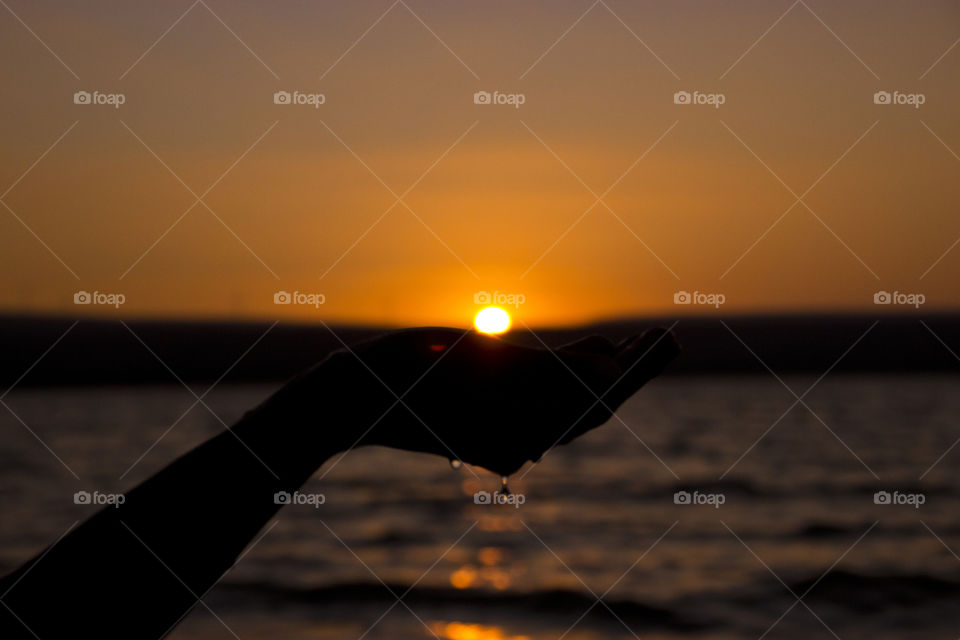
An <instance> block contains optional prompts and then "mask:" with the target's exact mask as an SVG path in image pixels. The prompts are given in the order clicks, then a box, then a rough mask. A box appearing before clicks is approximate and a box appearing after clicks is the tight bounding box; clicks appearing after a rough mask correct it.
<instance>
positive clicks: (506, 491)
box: [500, 476, 510, 496]
mask: <svg viewBox="0 0 960 640" xmlns="http://www.w3.org/2000/svg"><path fill="white" fill-rule="evenodd" d="M500 493H501V494H503V495H505V496H508V495H510V487H508V486H507V476H500Z"/></svg>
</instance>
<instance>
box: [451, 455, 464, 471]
mask: <svg viewBox="0 0 960 640" xmlns="http://www.w3.org/2000/svg"><path fill="white" fill-rule="evenodd" d="M462 466H463V463H462V462H460V461H459V460H457V459H456V458H451V459H450V468H451V469H453V470H454V471H456V470H457V469H459V468H460V467H462Z"/></svg>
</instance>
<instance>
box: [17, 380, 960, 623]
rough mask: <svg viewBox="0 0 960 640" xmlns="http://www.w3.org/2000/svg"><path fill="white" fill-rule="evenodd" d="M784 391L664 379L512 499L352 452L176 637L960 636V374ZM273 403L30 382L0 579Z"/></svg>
mask: <svg viewBox="0 0 960 640" xmlns="http://www.w3.org/2000/svg"><path fill="white" fill-rule="evenodd" d="M783 382H784V383H785V385H786V386H789V387H790V390H788V389H787V388H786V386H784V384H781V382H780V381H778V380H777V379H776V378H775V377H774V376H772V375H747V376H729V377H718V376H713V377H701V376H685V377H665V378H661V379H658V380H655V381H654V382H652V383H651V384H650V385H649V386H648V387H647V388H645V389H644V390H643V391H642V392H641V393H639V394H638V395H637V396H635V397H634V398H633V399H631V400H630V401H629V402H628V403H627V404H626V405H625V406H624V407H622V408H621V410H620V412H619V413H618V416H617V417H616V418H614V419H613V420H611V421H610V422H609V423H608V424H607V425H605V426H604V427H602V428H600V429H597V430H596V431H594V432H592V433H590V434H588V435H587V436H585V437H583V438H582V439H580V440H578V441H577V442H575V443H574V444H572V445H570V446H566V447H561V448H558V449H555V450H553V451H551V452H549V453H548V454H547V455H546V456H545V457H544V458H543V460H542V461H541V462H540V463H539V464H536V465H530V466H529V467H528V468H525V469H523V470H522V471H521V472H520V473H518V474H516V475H515V476H514V477H512V478H510V480H509V487H510V489H511V490H512V492H513V494H512V496H511V497H510V499H509V500H508V501H506V502H507V503H506V504H488V503H487V504H478V503H477V500H476V496H477V493H478V492H484V491H485V492H488V493H491V494H492V493H493V492H494V491H496V490H497V489H498V488H499V485H500V480H499V478H497V477H496V476H494V475H492V474H490V473H489V472H486V471H484V470H482V469H475V468H470V467H467V466H464V467H463V468H460V469H457V470H454V469H452V468H451V465H450V463H449V462H448V461H447V460H444V459H442V458H437V457H432V456H426V455H417V454H410V453H403V452H398V451H392V450H387V449H379V448H367V449H358V450H355V451H352V452H350V453H349V454H347V455H346V456H344V457H343V458H342V459H337V460H331V461H329V462H328V463H327V464H326V465H325V466H324V467H323V468H322V469H321V470H320V471H318V473H317V474H316V475H315V476H314V478H313V479H312V480H311V481H310V482H309V483H308V484H307V485H306V486H305V487H304V488H303V489H302V491H303V492H304V493H311V494H322V496H323V504H320V505H316V504H314V505H310V504H301V505H289V506H286V507H284V508H283V509H282V510H281V511H280V512H279V514H278V516H277V518H276V519H275V520H274V521H271V523H270V524H268V526H267V527H265V529H264V531H263V532H262V536H261V537H260V538H259V539H258V540H257V541H256V542H255V543H254V544H253V545H252V547H250V548H249V549H248V550H247V552H246V554H245V555H244V556H243V558H242V560H241V561H240V562H239V564H238V565H237V566H236V567H235V568H234V569H233V570H232V571H230V572H229V573H228V574H227V575H226V576H225V577H224V578H223V579H222V581H221V582H220V583H219V584H218V586H217V587H216V588H214V589H213V591H211V593H210V594H209V595H208V596H207V597H206V598H205V603H206V605H207V606H208V607H209V610H208V609H207V608H206V607H200V606H198V607H197V608H195V609H194V611H193V612H192V613H191V614H190V615H189V616H188V617H187V618H186V620H185V621H184V623H183V624H182V625H181V626H180V627H179V628H177V629H176V630H175V631H174V632H173V633H172V634H171V635H170V636H169V637H171V638H175V639H178V640H192V639H201V638H203V639H215V638H217V639H219V638H223V639H225V640H226V639H229V638H241V639H242V640H247V639H251V638H285V639H287V638H288V639H292V640H298V639H307V638H309V639H312V640H326V639H328V638H338V639H342V638H346V639H353V640H357V639H360V638H368V639H370V640H377V639H383V640H386V639H389V640H406V639H410V640H414V639H428V638H434V637H438V638H442V639H449V640H522V639H526V640H541V639H543V640H546V639H551V640H557V639H559V638H567V639H570V640H588V639H595V638H597V639H599V638H605V639H621V638H624V639H626V638H637V637H642V638H645V639H651V640H652V639H668V638H669V639H678V638H703V639H711V640H713V639H716V640H719V639H727V638H753V639H757V638H771V639H772V638H798V639H799V638H803V639H810V638H825V639H829V638H841V639H844V640H846V639H848V638H871V639H875V640H876V639H883V638H957V637H958V636H960V607H957V602H958V600H960V557H958V554H960V518H958V516H960V477H958V473H957V466H958V463H960V446H957V447H956V448H952V447H953V445H955V444H956V443H957V440H958V438H960V420H958V416H960V393H958V391H960V376H956V375H952V376H951V375H937V376H932V375H931V376H924V375H910V376H907V375H889V376H879V375H849V374H831V375H828V376H826V377H825V378H824V379H823V380H821V381H819V382H818V381H817V379H816V377H815V376H786V377H784V378H783ZM814 383H816V384H815V386H814V387H813V388H812V389H811V390H810V391H809V393H807V390H808V387H810V386H811V385H814ZM274 388H275V387H273V386H263V385H257V386H251V385H235V386H230V385H225V386H218V387H216V388H214V389H213V390H212V391H210V393H209V395H207V396H206V398H205V400H204V401H205V402H206V403H207V404H208V405H209V407H210V410H207V409H206V408H205V407H203V406H202V405H196V406H193V408H192V409H191V405H193V404H194V402H195V399H194V397H193V396H191V395H190V394H189V393H188V392H187V390H186V389H184V388H183V387H180V386H176V385H174V386H154V387H104V388H58V389H23V390H20V389H15V390H14V391H13V392H12V393H10V394H9V395H7V396H6V397H5V398H4V402H6V403H7V404H8V405H9V406H10V409H12V411H14V412H15V413H16V415H17V416H18V417H14V415H13V414H12V413H10V412H8V411H6V410H3V409H2V408H0V512H2V514H3V515H2V518H0V570H3V571H4V572H6V571H8V570H10V569H13V568H14V567H15V566H17V565H18V564H19V563H21V562H23V561H25V560H26V559H28V558H29V557H30V556H31V555H33V554H35V553H37V552H39V551H40V550H42V548H43V547H44V546H45V545H47V544H49V543H50V542H51V541H53V540H55V539H57V538H58V537H59V536H60V535H61V534H62V533H63V532H64V531H65V530H66V529H67V528H68V527H69V526H70V525H71V524H72V523H73V522H75V521H76V520H78V519H82V518H85V517H87V516H89V515H90V514H91V513H92V512H93V511H92V510H93V508H92V507H90V506H86V505H76V504H74V502H73V495H74V493H75V492H76V491H81V490H86V491H91V492H92V491H94V490H98V491H101V492H112V491H123V490H124V489H126V488H129V487H131V486H132V485H133V484H135V483H136V482H138V481H140V480H142V479H144V478H146V477H147V476H148V475H149V474H151V473H153V472H155V471H156V470H158V469H159V468H161V467H162V466H164V465H165V464H166V463H168V462H169V461H170V460H172V459H173V458H175V457H176V456H177V455H179V454H181V453H183V452H185V451H187V450H189V449H190V448H191V447H193V446H195V445H196V444H197V443H199V442H202V441H203V440H204V439H206V438H208V437H210V436H212V435H214V434H216V433H217V432H219V431H220V430H221V429H222V428H223V426H222V424H221V422H220V420H218V418H217V417H215V416H214V414H216V416H219V418H220V419H222V420H223V421H224V422H226V423H230V422H232V421H233V420H235V419H237V418H238V417H239V416H240V415H241V414H242V413H243V412H244V411H245V410H247V409H248V408H250V407H251V406H253V405H255V404H256V403H258V402H259V401H261V400H262V399H263V398H265V397H266V396H267V395H269V394H270V393H271V392H272V391H273V390H274ZM194 390H195V391H196V392H197V393H198V394H200V393H203V392H204V391H205V390H206V389H204V388H203V387H196V388H195V389H194ZM794 394H796V395H794ZM798 397H799V398H800V399H799V400H798ZM184 414H185V415H184ZM504 419H506V417H505V418H504ZM21 420H22V423H21ZM171 425H173V426H172V428H171ZM31 431H32V433H31ZM164 434H165V435H164ZM41 441H42V442H41ZM505 446H509V443H505ZM47 447H49V449H48V448H47ZM58 457H59V460H58ZM68 467H69V469H70V470H72V471H73V472H74V473H76V475H77V476H79V478H80V479H79V480H77V479H75V478H74V477H73V475H72V474H71V472H70V471H68V469H67V468H68ZM124 474H126V475H125V477H124V479H123V480H121V479H120V477H121V476H123V475H124ZM684 492H686V493H684ZM877 492H887V494H889V496H890V500H889V502H890V504H884V502H885V500H886V498H885V496H886V495H887V494H884V493H881V494H879V496H878V495H877ZM479 495H480V496H481V498H482V497H483V494H482V493H481V494H479ZM687 496H689V502H688V503H685V502H687ZM211 499H216V497H215V496H211ZM878 500H879V501H880V504H877V501H878ZM677 502H680V504H678V503H677ZM897 502H899V504H895V503H897ZM211 612H212V613H211Z"/></svg>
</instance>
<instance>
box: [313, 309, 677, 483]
mask: <svg viewBox="0 0 960 640" xmlns="http://www.w3.org/2000/svg"><path fill="white" fill-rule="evenodd" d="M678 352H679V346H678V344H677V342H676V340H675V339H674V338H673V336H672V334H670V333H669V332H667V331H665V330H662V329H653V330H650V331H647V332H646V333H644V334H643V335H640V336H634V337H632V338H629V339H627V340H624V341H623V342H621V343H620V344H619V345H615V344H613V343H612V342H610V341H609V340H607V339H605V338H602V337H600V336H592V337H589V338H586V339H583V340H580V341H578V342H575V343H572V344H569V345H565V346H563V347H560V348H558V349H556V350H552V351H551V350H548V349H546V348H542V349H539V348H530V347H524V346H518V345H515V344H511V343H510V342H508V341H506V340H504V339H501V338H495V337H490V336H486V335H483V334H480V333H477V332H475V331H464V330H458V329H445V328H418V329H407V330H402V331H397V332H394V333H390V334H387V335H384V336H381V337H378V338H375V339H373V340H370V341H367V342H364V343H361V344H358V345H355V346H353V347H349V348H347V349H344V350H341V351H339V352H336V353H334V354H333V355H332V356H331V357H330V358H328V360H326V361H325V362H324V363H321V365H319V366H318V367H317V368H315V369H314V371H313V372H311V373H308V374H306V375H305V376H302V377H301V379H299V380H298V381H296V384H298V385H299V386H300V388H301V393H302V392H303V391H304V390H306V391H307V392H308V393H309V390H310V389H311V387H317V386H320V385H324V386H325V387H330V386H331V385H332V386H333V387H334V389H335V391H334V393H333V395H334V396H336V398H337V400H335V402H336V403H338V404H340V405H341V406H346V407H349V410H348V413H349V416H350V417H349V418H347V420H348V421H349V422H350V426H349V431H350V433H349V434H348V437H347V438H346V440H350V441H352V442H353V446H359V445H383V446H387V447H394V448H397V449H404V450H407V451H418V452H426V453H434V454H437V455H441V456H444V457H447V458H450V459H458V460H462V461H463V462H467V463H470V464H473V465H478V466H481V467H484V468H486V469H489V470H491V471H494V472H496V473H499V474H502V475H509V474H511V473H514V472H515V471H517V470H518V469H519V468H520V467H521V466H523V464H525V463H526V461H527V460H538V459H539V458H540V457H541V455H542V454H543V453H544V452H545V451H547V450H548V449H550V448H551V447H553V446H556V445H558V444H566V443H568V442H570V441H571V440H573V439H574V438H576V437H578V436H580V435H582V434H583V433H586V432H587V431H589V430H591V429H593V428H595V427H597V426H599V425H601V424H603V423H604V422H606V421H607V420H608V419H609V418H610V416H611V415H612V413H613V411H615V410H616V409H617V407H619V406H620V405H621V404H622V403H623V402H624V401H625V400H626V399H627V398H629V397H630V396H631V395H633V393H634V392H636V391H637V390H638V389H639V388H640V387H641V386H643V385H644V384H645V383H646V382H647V381H649V380H650V379H652V378H653V377H655V376H656V375H657V374H659V373H660V372H661V371H662V370H663V368H664V367H665V366H666V365H667V364H668V363H669V362H670V361H671V360H672V359H673V358H674V357H675V356H676V355H677V353H678ZM320 372H323V376H322V378H321V377H318V374H319V373H320ZM321 380H322V381H321ZM315 391H317V392H318V393H319V389H315ZM327 392H329V389H327ZM344 446H349V445H344Z"/></svg>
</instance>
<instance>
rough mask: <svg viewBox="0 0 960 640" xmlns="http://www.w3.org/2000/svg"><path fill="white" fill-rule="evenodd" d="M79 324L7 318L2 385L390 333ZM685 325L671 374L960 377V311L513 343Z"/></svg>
mask: <svg viewBox="0 0 960 640" xmlns="http://www.w3.org/2000/svg"><path fill="white" fill-rule="evenodd" d="M721 320H722V322H721ZM74 322H75V319H74V318H66V317H51V316H12V315H8V316H0V353H2V354H3V358H2V361H0V384H3V385H4V387H9V386H10V385H12V384H14V383H15V382H16V383H17V387H18V388H19V387H25V386H49V385H99V384H156V383H165V382H174V383H176V382H177V380H176V377H179V378H180V379H182V380H183V381H185V382H209V381H213V380H217V379H219V378H220V377H221V376H223V375H224V373H225V372H226V371H227V370H228V369H230V367H231V365H234V364H235V366H233V368H232V369H230V371H229V373H227V375H226V376H225V377H224V381H227V382H267V381H281V380H284V379H287V378H289V377H291V376H292V375H294V374H296V373H297V372H298V371H300V370H302V369H304V368H306V367H308V366H309V365H311V364H312V363H314V362H316V361H318V360H320V359H322V358H323V357H325V356H326V355H327V354H328V353H329V352H330V351H332V350H335V349H338V348H341V347H342V344H341V342H340V340H342V341H343V342H345V343H346V344H348V345H349V344H353V343H355V342H358V341H360V340H364V339H366V338H369V337H372V336H375V335H377V334H379V333H382V332H384V331H389V330H390V329H389V328H376V327H364V326H345V325H336V326H330V329H329V330H328V329H327V328H325V327H324V326H322V325H304V324H278V325H276V326H275V327H274V328H273V329H271V330H270V331H267V330H268V329H269V327H270V325H271V323H269V322H210V321H159V320H157V321H151V320H130V321H126V324H127V326H128V327H129V329H128V328H127V327H125V326H124V324H122V323H120V322H119V321H112V320H100V319H97V320H86V319H83V320H80V321H79V322H78V323H77V324H76V326H74V327H73V328H72V329H71V330H70V331H69V332H67V330H68V329H69V328H70V326H71V325H73V323H74ZM674 322H676V326H675V327H674V331H675V332H676V334H677V336H678V337H679V339H680V342H681V344H682V346H683V348H684V352H683V353H682V354H681V356H680V357H679V358H678V359H677V360H676V362H675V363H674V364H673V365H671V367H670V368H669V369H668V371H667V373H668V374H707V373H709V374H722V373H750V372H765V371H766V367H769V368H770V369H772V370H773V371H774V372H776V373H777V374H780V373H787V372H809V373H813V374H816V375H819V374H821V373H823V372H825V371H827V369H829V368H830V367H831V366H832V365H834V363H835V362H836V361H837V360H838V359H839V362H836V366H835V368H834V369H833V371H838V372H841V371H843V372H891V373H893V372H944V373H945V372H957V373H960V359H958V358H957V356H955V355H954V353H960V314H929V315H922V316H921V315H916V316H913V315H910V316H907V315H888V316H867V315H862V314H844V315H782V316H769V315H763V316H759V315H758V316H717V317H686V318H680V319H670V318H638V319H635V320H631V319H617V320H612V321H608V322H599V323H595V324H590V325H586V326H583V327H579V328H564V329H555V328H551V329H543V330H540V329H534V330H533V331H534V332H535V334H536V335H532V334H531V333H529V332H527V331H524V330H517V331H513V332H511V333H510V334H509V335H508V337H507V338H506V339H508V340H511V341H516V342H520V343H524V344H530V345H532V346H539V345H540V340H542V341H543V342H544V343H546V344H548V345H551V346H556V345H559V344H563V343H564V342H569V341H571V340H575V339H577V338H580V337H583V336H585V335H590V334H593V333H597V334H600V335H605V336H608V337H610V338H611V339H614V340H619V339H621V338H623V337H625V336H627V335H630V334H631V333H635V332H638V331H642V330H644V329H646V328H650V327H653V326H662V327H669V326H671V325H673V324H674ZM874 323H876V324H875V325H874ZM871 326H872V327H873V328H872V329H871ZM65 332H67V333H66V335H64V333H65ZM331 332H332V333H331ZM134 334H135V335H134ZM61 336H63V337H62V339H61V340H60V341H59V342H57V340H58V339H60V338H61ZM138 338H139V339H138ZM140 340H142V341H143V343H144V344H141V342H140ZM258 340H259V342H258ZM741 340H742V341H743V343H741ZM941 341H942V342H941ZM54 343H56V346H53V345H54ZM744 343H745V344H744ZM145 345H146V346H145ZM254 345H255V346H254ZM745 345H746V346H745ZM51 347H52V348H51ZM148 347H149V349H148ZM251 347H252V348H251ZM748 347H749V349H748ZM48 349H49V352H47V350H48ZM248 349H249V352H248V353H246V355H243V354H244V353H245V352H246V351H247V350H248ZM848 350H849V351H848ZM951 350H952V351H953V353H951ZM151 351H152V352H153V353H151ZM751 351H752V352H753V353H751ZM45 352H47V353H46V355H44V353H45ZM845 353H846V355H844V354H845ZM154 354H155V355H154ZM41 356H43V357H42V358H41ZM241 356H243V357H242V358H241ZM841 356H842V358H841ZM758 357H759V358H760V359H762V360H763V363H761V362H760V361H759V360H758ZM38 358H39V361H38ZM158 358H159V360H158ZM238 359H239V361H238ZM160 360H162V362H161V361H160ZM765 365H766V366H765ZM31 367H32V368H31ZM167 367H169V369H170V370H172V371H173V372H174V373H175V374H176V377H174V375H173V374H171V371H170V370H168V369H167ZM25 373H26V375H24V374H25ZM21 376H22V378H21ZM18 380H19V382H18Z"/></svg>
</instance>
